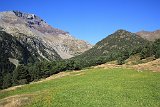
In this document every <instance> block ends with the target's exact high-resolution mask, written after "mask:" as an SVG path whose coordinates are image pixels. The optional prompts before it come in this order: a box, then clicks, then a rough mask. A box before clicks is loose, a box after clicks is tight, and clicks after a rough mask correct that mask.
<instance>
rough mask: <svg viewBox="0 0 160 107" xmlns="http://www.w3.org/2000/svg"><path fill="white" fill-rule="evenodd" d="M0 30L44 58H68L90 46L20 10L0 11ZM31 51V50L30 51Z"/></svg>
mask: <svg viewBox="0 0 160 107" xmlns="http://www.w3.org/2000/svg"><path fill="white" fill-rule="evenodd" d="M0 30H1V31H5V32H7V33H8V34H10V35H12V36H13V37H15V38H16V39H17V40H18V41H19V42H20V43H21V44H23V45H26V44H27V46H30V47H27V49H29V51H32V50H33V49H34V51H35V52H36V53H38V55H39V56H41V58H43V59H46V60H56V59H57V57H58V59H59V57H60V58H62V59H68V58H71V57H73V56H76V55H79V54H81V53H83V52H84V51H86V50H88V49H90V48H91V47H92V45H91V44H89V43H87V42H85V41H83V40H78V39H76V38H74V37H73V36H71V35H70V34H69V33H68V32H65V31H62V30H60V29H57V28H53V27H52V26H50V25H49V24H47V23H46V22H45V21H44V20H43V19H41V18H40V17H38V16H36V15H35V14H28V13H23V12H20V11H7V12H0ZM31 53H33V52H31Z"/></svg>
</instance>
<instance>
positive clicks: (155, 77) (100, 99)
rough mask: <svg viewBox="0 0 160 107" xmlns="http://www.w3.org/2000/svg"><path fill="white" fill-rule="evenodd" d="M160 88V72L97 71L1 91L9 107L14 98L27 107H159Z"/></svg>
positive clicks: (76, 73)
mask: <svg viewBox="0 0 160 107" xmlns="http://www.w3.org/2000/svg"><path fill="white" fill-rule="evenodd" d="M66 73H67V72H66ZM159 88H160V75H159V72H157V73H153V72H149V71H145V72H137V71H136V70H132V69H124V68H110V69H104V68H93V69H86V70H82V71H81V72H71V73H70V75H67V76H65V77H63V78H57V79H53V80H49V81H44V82H38V83H32V84H28V85H25V86H22V87H19V88H16V89H14V90H6V91H5V90H4V91H1V92H0V99H1V100H0V104H3V105H4V106H5V105H6V103H3V102H5V101H6V100H5V99H10V100H7V101H8V103H7V104H10V103H11V104H12V102H13V101H12V99H11V98H14V101H17V100H15V99H18V101H19V103H18V104H19V105H20V106H26V107H91V106H92V107H98V106H101V107H106V106H108V107H113V106H115V107H117V106H123V107H128V106H131V107H158V106H160V102H159V101H160V91H159ZM11 96H12V97H11ZM21 96H23V99H22V97H21ZM4 98H5V99H4ZM24 98H26V99H25V101H24ZM26 102H28V103H27V104H26ZM13 105H16V106H17V104H16V103H15V104H13ZM13 105H12V106H13Z"/></svg>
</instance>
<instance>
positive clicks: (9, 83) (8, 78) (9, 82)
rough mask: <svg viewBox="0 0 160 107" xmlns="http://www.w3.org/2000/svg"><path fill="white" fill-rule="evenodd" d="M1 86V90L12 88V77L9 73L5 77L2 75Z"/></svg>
mask: <svg viewBox="0 0 160 107" xmlns="http://www.w3.org/2000/svg"><path fill="white" fill-rule="evenodd" d="M2 86H3V87H2V88H8V87H10V86H12V76H11V74H10V73H7V74H6V75H4V77H3V85H2Z"/></svg>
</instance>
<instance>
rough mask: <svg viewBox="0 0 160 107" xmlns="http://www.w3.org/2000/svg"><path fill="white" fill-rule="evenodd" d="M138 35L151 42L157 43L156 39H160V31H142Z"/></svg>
mask: <svg viewBox="0 0 160 107" xmlns="http://www.w3.org/2000/svg"><path fill="white" fill-rule="evenodd" d="M136 34H137V35H139V36H141V37H142V38H144V39H147V40H149V41H155V40H156V39H160V30H156V31H153V32H149V31H140V32H137V33H136Z"/></svg>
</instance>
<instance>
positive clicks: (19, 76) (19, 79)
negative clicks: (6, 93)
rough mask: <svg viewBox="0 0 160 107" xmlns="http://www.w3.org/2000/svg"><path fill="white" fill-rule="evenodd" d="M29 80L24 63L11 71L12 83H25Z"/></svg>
mask: <svg viewBox="0 0 160 107" xmlns="http://www.w3.org/2000/svg"><path fill="white" fill-rule="evenodd" d="M29 82H30V75H29V72H28V69H27V68H26V66H24V65H19V66H18V67H17V68H16V69H15V70H14V72H13V83H14V84H27V83H29Z"/></svg>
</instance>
